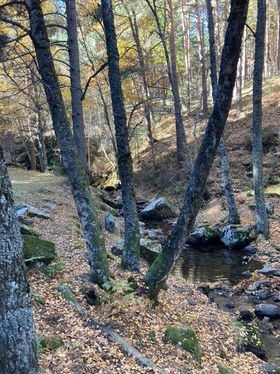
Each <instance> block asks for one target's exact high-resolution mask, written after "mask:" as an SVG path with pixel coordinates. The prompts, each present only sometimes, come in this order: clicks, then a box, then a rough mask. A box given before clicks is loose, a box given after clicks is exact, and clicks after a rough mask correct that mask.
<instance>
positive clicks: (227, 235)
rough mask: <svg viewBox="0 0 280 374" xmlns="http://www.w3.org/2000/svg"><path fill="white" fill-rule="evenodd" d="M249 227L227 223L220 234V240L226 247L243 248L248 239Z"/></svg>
mask: <svg viewBox="0 0 280 374" xmlns="http://www.w3.org/2000/svg"><path fill="white" fill-rule="evenodd" d="M250 231H251V230H250V229H249V228H248V227H246V226H242V225H228V226H226V227H225V228H224V229H223V231H222V234H221V242H222V243H223V244H224V245H225V246H226V247H228V248H230V249H234V248H244V247H245V246H246V245H247V244H248V242H249V241H250Z"/></svg>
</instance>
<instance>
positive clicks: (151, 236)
mask: <svg viewBox="0 0 280 374" xmlns="http://www.w3.org/2000/svg"><path fill="white" fill-rule="evenodd" d="M147 236H148V238H149V239H152V240H159V239H160V237H161V235H160V234H159V233H158V232H157V231H156V230H153V229H151V230H147Z"/></svg>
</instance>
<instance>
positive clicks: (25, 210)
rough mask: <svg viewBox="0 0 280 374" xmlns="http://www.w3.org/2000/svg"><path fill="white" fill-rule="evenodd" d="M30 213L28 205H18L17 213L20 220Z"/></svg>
mask: <svg viewBox="0 0 280 374" xmlns="http://www.w3.org/2000/svg"><path fill="white" fill-rule="evenodd" d="M27 214H28V208H27V206H24V205H21V206H17V207H16V215H17V217H18V219H19V220H22V219H23V218H24V217H26V216H27Z"/></svg>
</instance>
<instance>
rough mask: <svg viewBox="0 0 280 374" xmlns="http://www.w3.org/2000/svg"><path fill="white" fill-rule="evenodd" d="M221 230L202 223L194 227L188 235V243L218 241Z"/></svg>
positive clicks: (196, 243) (197, 243)
mask: <svg viewBox="0 0 280 374" xmlns="http://www.w3.org/2000/svg"><path fill="white" fill-rule="evenodd" d="M220 235H221V231H220V229H219V228H218V227H217V226H209V225H204V226H201V227H198V228H197V229H195V230H194V231H193V232H192V233H191V234H190V236H189V237H188V243H191V244H194V245H204V244H211V243H215V242H218V241H219V240H220Z"/></svg>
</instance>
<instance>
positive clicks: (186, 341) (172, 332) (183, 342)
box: [162, 327, 202, 362]
mask: <svg viewBox="0 0 280 374" xmlns="http://www.w3.org/2000/svg"><path fill="white" fill-rule="evenodd" d="M162 340H163V341H164V342H165V343H171V344H173V345H179V346H180V347H181V348H182V349H184V350H186V351H187V352H190V353H192V355H193V357H194V359H195V360H196V361H198V362H200V361H201V355H202V353H201V347H200V344H199V341H198V339H197V336H196V334H195V332H194V330H193V329H192V328H190V327H168V328H167V329H166V331H165V333H164V336H163V338H162Z"/></svg>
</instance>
